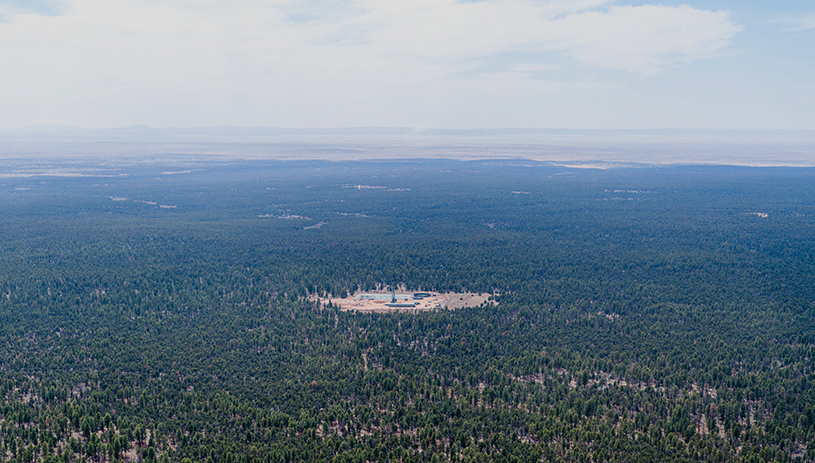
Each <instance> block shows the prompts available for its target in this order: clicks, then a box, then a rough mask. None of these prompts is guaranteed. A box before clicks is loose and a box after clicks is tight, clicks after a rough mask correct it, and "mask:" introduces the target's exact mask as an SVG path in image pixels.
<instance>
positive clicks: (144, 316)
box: [0, 160, 815, 463]
mask: <svg viewBox="0 0 815 463" xmlns="http://www.w3.org/2000/svg"><path fill="white" fill-rule="evenodd" d="M0 174H2V175H0V196H1V197H2V200H1V201H0V394H2V396H3V400H2V402H0V461H10V462H18V463H23V462H100V463H101V462H119V461H145V462H154V461H161V462H165V461H181V462H217V463H221V462H223V463H238V462H250V461H251V462H253V461H258V462H304V461H335V462H448V461H449V462H486V461H496V462H533V461H547V462H581V463H582V462H594V463H600V462H639V461H643V462H645V461H648V462H651V461H666V462H668V461H670V462H683V461H688V462H689V461H705V462H716V463H718V462H734V461H746V462H774V461H777V462H804V461H813V460H815V390H814V389H813V385H814V384H815V370H814V369H813V355H814V354H815V170H813V169H803V168H798V169H793V168H740V167H662V168H656V167H648V168H644V167H627V168H614V169H608V170H599V169H569V168H565V167H558V166H553V165H546V164H540V163H532V162H517V161H478V162H462V161H445V160H415V161H403V162H396V161H379V162H364V163H363V162H337V163H331V162H327V161H320V162H293V161H292V162H283V161H279V162H260V161H257V162H250V161H241V162H218V161H206V162H205V161H189V162H187V163H184V164H182V165H178V164H177V165H173V166H170V165H161V164H152V163H146V162H145V163H130V164H128V163H125V162H119V163H115V162H113V163H104V164H99V163H98V162H96V163H93V162H79V161H76V162H73V161H72V162H68V161H64V162H52V163H42V164H34V163H30V162H27V163H26V162H17V161H6V162H4V163H3V164H2V165H0ZM389 285H403V286H404V287H405V288H406V289H407V290H434V291H450V292H478V293H482V294H483V293H487V294H489V295H490V299H491V300H490V303H489V304H483V305H481V306H479V307H471V308H464V309H458V310H454V311H449V310H438V311H432V312H423V313H416V314H414V313H392V314H358V313H352V312H345V311H341V310H339V309H338V308H337V307H335V306H333V305H332V306H324V305H321V304H319V303H317V302H315V301H316V298H315V297H314V296H336V297H340V296H344V295H346V294H348V293H352V292H354V291H356V290H360V289H361V290H371V289H374V288H377V287H383V286H389Z"/></svg>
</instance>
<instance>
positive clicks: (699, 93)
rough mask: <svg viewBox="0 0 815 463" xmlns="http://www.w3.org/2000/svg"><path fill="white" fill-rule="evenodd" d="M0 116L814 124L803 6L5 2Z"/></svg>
mask: <svg viewBox="0 0 815 463" xmlns="http://www.w3.org/2000/svg"><path fill="white" fill-rule="evenodd" d="M0 62H2V63H3V65H2V67H1V68H0V127H22V126H26V125H30V124H38V123H53V124H62V125H73V126H80V127H120V126H129V125H134V124H146V125H149V126H154V127H191V126H216V125H238V126H274V127H356V126H402V127H436V128H476V127H494V128H503V127H543V128H600V129H606V128H626V129H650V128H706V129H815V110H813V107H815V2H812V1H807V2H804V1H776V2H766V1H761V2H759V1H725V0H713V1H704V2H701V1H693V0H691V1H687V2H674V1H663V2H647V1H637V2H633V3H632V2H624V1H616V0H615V1H609V0H549V1H534V0H482V1H478V2H456V1H455V0H433V1H430V0H414V1H411V2H394V1H388V2H385V1H377V0H357V1H354V0H337V1H332V0H325V1H267V0H233V1H228V2H227V1H222V0H199V1H193V0H163V1H159V0H60V1H57V0H34V1H31V0H27V1H22V0H0Z"/></svg>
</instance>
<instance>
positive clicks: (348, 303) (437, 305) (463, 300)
mask: <svg viewBox="0 0 815 463" xmlns="http://www.w3.org/2000/svg"><path fill="white" fill-rule="evenodd" d="M422 292H426V293H429V294H430V296H429V297H425V298H422V299H414V298H412V296H413V294H414V293H412V292H404V291H403V292H399V293H397V296H402V297H400V298H399V299H398V302H399V303H409V304H413V303H415V304H416V305H415V306H414V307H388V306H387V305H386V304H388V303H390V302H391V299H390V298H385V299H376V300H370V299H360V298H358V296H359V295H361V294H377V295H381V296H389V295H390V294H391V293H389V292H382V291H372V292H365V293H362V292H358V293H355V294H353V295H350V296H348V297H346V298H337V297H326V298H317V299H318V300H319V302H320V304H321V305H328V303H329V302H330V303H331V304H332V305H339V306H340V310H343V311H349V310H353V311H357V312H372V313H388V312H420V311H427V310H436V309H450V310H455V309H460V308H463V307H474V306H477V305H480V304H481V303H484V302H487V299H488V298H489V296H490V295H489V294H487V293H482V294H480V295H479V294H476V293H438V292H434V291H422ZM406 295H407V296H409V297H408V298H405V296H406Z"/></svg>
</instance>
